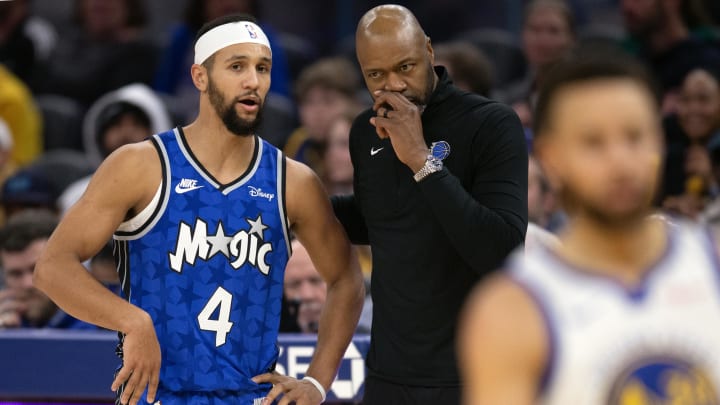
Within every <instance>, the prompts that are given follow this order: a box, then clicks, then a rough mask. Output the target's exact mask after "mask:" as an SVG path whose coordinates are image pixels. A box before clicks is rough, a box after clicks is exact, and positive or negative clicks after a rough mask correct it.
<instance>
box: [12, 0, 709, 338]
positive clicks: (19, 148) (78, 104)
mask: <svg viewBox="0 0 720 405" xmlns="http://www.w3.org/2000/svg"><path fill="white" fill-rule="evenodd" d="M399 3H401V4H403V5H406V6H408V7H409V8H410V9H411V10H412V11H413V12H415V14H416V15H417V17H418V19H419V20H420V23H421V25H422V26H423V27H425V28H426V29H427V34H428V35H429V36H430V37H431V38H432V40H433V47H434V51H435V62H436V64H439V65H443V66H446V67H447V69H448V72H449V74H450V76H451V77H452V79H453V81H454V83H455V84H456V85H457V86H458V87H460V88H462V89H463V90H465V91H468V92H474V93H477V94H481V95H483V96H486V97H489V98H492V99H495V100H497V101H498V102H502V103H506V104H508V105H511V106H512V107H513V108H514V109H515V111H516V112H517V114H518V116H519V117H520V118H521V121H522V123H523V125H524V126H525V128H526V139H527V143H528V152H529V153H530V156H531V159H530V165H529V167H528V178H529V182H528V211H529V218H530V221H531V222H532V223H534V224H535V225H537V226H539V227H541V228H544V229H546V230H548V231H550V232H558V231H559V230H560V229H561V228H562V225H563V220H564V219H563V213H562V208H561V206H562V204H561V203H562V202H561V201H558V198H557V196H556V193H555V190H554V188H553V182H552V179H548V178H547V177H546V176H545V175H544V174H543V170H542V167H540V165H539V164H538V162H537V161H536V160H535V159H533V158H532V126H533V108H534V103H535V99H536V96H537V89H538V88H539V85H540V84H541V83H542V80H543V75H544V74H545V72H547V70H548V69H550V68H552V65H553V63H554V62H555V61H557V60H559V59H562V58H565V57H567V55H568V54H569V52H570V51H571V50H572V49H573V48H576V47H598V48H600V47H617V48H621V49H624V50H626V51H627V52H628V53H632V54H634V55H636V56H637V57H638V58H639V59H640V60H642V61H644V62H645V63H646V66H647V68H648V69H649V71H650V72H651V73H652V75H653V76H654V78H655V80H656V85H657V92H658V102H659V103H660V105H661V106H662V111H663V113H664V119H663V127H664V129H665V137H666V163H665V165H664V166H663V167H662V170H663V171H664V174H663V176H662V184H661V185H660V188H659V190H660V192H659V194H658V196H657V200H656V205H657V207H658V208H659V209H661V210H663V211H664V212H666V213H668V214H669V215H679V216H684V217H688V218H691V219H693V220H698V221H707V222H708V223H711V224H714V223H715V222H716V221H718V222H720V199H718V198H717V197H718V196H720V7H719V6H718V4H720V3H719V2H717V1H715V0H615V1H612V0H572V1H562V0H535V1H527V0H526V1H521V0H517V1H504V2H497V1H474V2H468V1H460V0H451V1H422V2H421V1H406V2H402V1H400V2H399ZM377 4H379V2H373V1H341V0H338V1H330V0H327V1H326V0H318V1H306V2H302V5H300V4H295V3H293V6H292V7H288V6H287V5H285V4H284V3H283V2H282V1H281V0H263V1H262V2H261V1H256V0H186V1H170V0H165V1H149V0H148V1H143V0H65V1H54V2H39V1H36V2H33V1H32V0H12V1H4V2H0V182H1V183H2V188H1V190H0V202H1V203H2V208H3V210H2V219H1V221H2V223H7V224H8V225H7V226H8V227H17V226H18V224H20V225H21V226H23V227H33V226H38V225H37V224H36V223H35V222H40V223H41V225H43V226H44V227H45V228H47V226H48V225H47V224H48V219H47V217H46V216H44V215H38V214H32V215H28V214H23V212H27V211H28V210H44V211H49V212H52V213H53V214H54V215H56V216H62V215H63V213H64V212H65V211H66V210H68V209H69V208H70V207H71V206H72V204H73V203H74V202H75V201H77V199H78V198H79V197H80V195H82V193H83V191H84V189H85V187H87V184H88V181H89V178H90V176H91V175H92V173H93V171H94V169H95V168H96V167H97V165H98V164H99V163H100V162H101V161H102V160H103V159H104V158H105V157H107V156H108V155H109V154H110V153H112V151H114V150H115V149H117V148H118V147H120V146H122V145H124V144H127V143H130V142H138V141H141V140H143V139H145V138H146V137H148V136H150V135H151V134H153V133H157V132H161V131H164V130H166V129H169V128H172V127H173V126H178V125H184V124H187V123H188V122H189V120H190V119H191V118H192V117H194V116H195V115H196V113H197V108H198V105H197V89H196V88H195V87H194V86H193V83H192V81H191V78H190V75H189V71H190V65H191V63H192V55H193V49H192V44H193V40H194V37H195V32H197V30H198V29H199V28H200V26H202V24H203V23H204V22H206V21H209V20H212V19H214V18H216V17H218V16H221V15H224V14H230V13H236V12H245V13H250V14H253V15H255V16H257V17H258V18H259V21H260V22H261V25H262V28H263V29H264V31H265V32H266V33H267V35H268V37H269V39H270V42H271V44H272V47H273V65H272V86H271V88H270V93H269V95H268V98H267V100H265V103H264V110H263V123H262V125H261V127H260V129H259V130H258V134H259V135H260V136H262V137H263V138H265V139H267V140H268V141H270V142H271V143H273V144H274V145H276V146H278V147H279V148H282V149H283V150H284V152H285V153H286V155H287V156H288V157H290V158H293V159H296V160H299V161H301V162H303V163H305V164H307V165H309V166H310V167H311V168H312V169H314V170H315V172H316V173H317V174H318V176H319V177H320V178H321V179H322V181H323V182H324V184H325V187H326V189H327V191H328V193H329V194H346V193H351V192H352V184H353V168H352V163H351V161H350V154H349V151H348V135H349V130H350V126H351V124H352V122H353V120H354V118H355V117H356V116H357V115H358V114H359V112H360V111H362V110H363V109H365V108H367V107H369V105H370V102H371V98H370V96H369V95H368V94H367V91H366V90H365V87H364V86H363V80H362V77H361V73H360V71H359V68H358V65H357V61H356V60H355V57H354V40H353V35H354V28H355V24H356V22H357V19H358V17H359V16H360V15H361V14H362V13H363V12H365V11H366V10H368V9H369V8H371V7H372V6H374V5H377ZM33 212H35V211H33ZM13 218H19V219H15V220H13ZM23 224H24V225H23ZM12 229H15V228H12ZM3 235H4V234H3ZM31 236H32V237H31V238H30V239H29V240H28V241H27V244H25V245H22V246H20V245H18V246H14V245H12V244H10V245H8V244H7V239H8V237H7V236H3V237H0V260H3V262H5V260H6V259H5V254H6V253H8V251H9V252H10V253H12V252H15V253H17V252H18V251H19V252H21V253H22V252H23V251H24V250H25V249H26V248H29V246H30V247H32V243H33V242H34V241H36V240H37V238H40V239H42V240H44V239H46V238H47V235H46V234H45V233H40V234H37V235H35V234H33V235H31ZM13 249H15V250H13ZM108 249H109V248H108ZM108 249H105V250H103V251H102V252H101V253H100V254H99V255H98V256H97V257H96V258H95V259H94V260H92V261H90V262H89V263H88V268H89V269H92V271H93V274H95V275H96V277H98V279H100V280H101V281H102V282H103V283H105V284H106V285H108V287H109V288H113V289H116V290H118V288H117V279H116V278H115V275H114V272H113V269H114V268H113V266H112V262H111V260H110V256H111V252H110V251H109V250H108ZM358 249H359V257H360V260H361V264H362V267H363V272H364V274H365V275H366V277H367V278H368V280H369V278H370V275H371V265H370V262H371V261H370V253H369V251H368V250H367V249H366V248H362V247H359V248H358ZM294 250H295V252H299V253H297V254H298V255H299V256H300V255H301V254H302V250H301V249H300V248H295V249H294ZM31 256H32V255H30V257H31ZM305 259H306V258H305V257H297V258H294V259H293V260H291V263H289V264H288V272H287V277H288V280H287V286H286V287H287V288H286V297H285V298H286V306H287V311H286V314H287V315H288V319H289V321H288V322H284V323H283V328H284V330H285V331H302V332H314V331H317V319H318V318H319V310H318V308H319V307H321V306H322V303H323V302H324V286H323V285H322V280H321V279H320V278H319V276H318V275H317V273H313V271H314V270H313V269H312V262H309V260H305ZM3 265H4V266H5V265H6V263H3ZM28 266H30V268H31V267H32V260H30V262H29V263H27V264H26V266H25V267H28ZM308 268H309V270H308ZM13 274H15V273H13ZM15 275H16V276H18V275H19V276H18V277H16V279H18V280H19V279H22V280H24V281H23V282H22V283H19V282H17V280H15V281H16V283H15V285H23V287H22V288H25V289H28V290H30V289H32V285H31V281H30V280H31V278H28V277H24V278H23V277H20V276H22V274H21V273H17V274H15ZM9 280H10V279H9V278H8V273H7V271H6V272H4V273H3V277H2V278H0V286H2V285H3V284H5V285H4V286H3V288H4V290H0V305H2V298H3V297H5V296H6V295H7V294H6V295H3V294H2V292H3V291H6V290H8V288H9V287H13V285H11V284H12V281H10V282H8V281H9ZM28 305H32V304H28ZM40 307H41V308H46V312H45V314H44V315H42V316H36V317H33V318H32V319H26V320H25V321H24V322H22V323H20V322H19V323H18V325H20V324H22V325H25V326H32V327H44V326H52V325H70V323H57V322H59V321H58V319H59V318H58V314H57V313H56V311H57V308H54V307H53V306H52V305H51V304H47V303H46V304H45V305H44V306H40ZM366 307H369V305H367V306H366ZM366 310H367V308H366ZM366 312H367V311H366ZM366 315H367V314H366ZM53 322H56V323H53ZM368 328H369V320H367V319H366V318H364V320H362V321H361V325H360V327H359V329H358V330H359V331H362V332H367V330H368Z"/></svg>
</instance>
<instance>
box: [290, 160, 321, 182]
mask: <svg viewBox="0 0 720 405" xmlns="http://www.w3.org/2000/svg"><path fill="white" fill-rule="evenodd" d="M285 171H286V179H287V186H288V187H289V186H295V185H302V184H304V183H307V182H311V181H314V180H316V179H318V176H317V174H316V173H315V171H313V170H312V169H311V168H310V167H309V166H308V165H306V164H305V163H302V162H299V161H297V160H295V159H291V158H289V157H287V156H286V157H285Z"/></svg>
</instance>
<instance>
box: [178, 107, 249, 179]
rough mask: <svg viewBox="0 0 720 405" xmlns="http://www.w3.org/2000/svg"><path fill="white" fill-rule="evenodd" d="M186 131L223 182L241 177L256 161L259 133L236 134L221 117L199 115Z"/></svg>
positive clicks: (193, 146) (193, 148)
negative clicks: (215, 118)
mask: <svg viewBox="0 0 720 405" xmlns="http://www.w3.org/2000/svg"><path fill="white" fill-rule="evenodd" d="M183 133H184V134H185V139H186V140H187V143H188V146H189V147H190V150H191V151H192V153H193V155H194V156H195V157H196V158H197V160H198V161H199V162H200V163H201V164H202V165H203V167H205V169H206V170H208V171H209V172H210V174H212V175H213V177H215V178H216V179H217V180H218V181H219V182H221V183H223V184H225V183H228V182H231V181H233V180H235V179H237V178H238V176H240V175H241V174H242V173H244V172H245V171H246V169H247V167H248V166H249V165H250V164H251V163H252V162H251V160H252V157H253V154H254V151H255V142H256V140H255V136H239V135H236V134H233V133H231V132H230V131H228V129H227V128H226V127H225V125H224V124H223V123H222V121H220V120H219V119H217V120H210V119H201V118H200V117H198V119H197V120H196V121H195V122H193V123H192V124H190V125H188V126H186V127H184V128H183Z"/></svg>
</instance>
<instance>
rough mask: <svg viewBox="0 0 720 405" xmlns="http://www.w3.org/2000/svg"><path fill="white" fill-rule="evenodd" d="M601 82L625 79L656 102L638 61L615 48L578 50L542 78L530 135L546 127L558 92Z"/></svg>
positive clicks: (646, 74) (648, 80) (652, 89)
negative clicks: (641, 88) (583, 84)
mask: <svg viewBox="0 0 720 405" xmlns="http://www.w3.org/2000/svg"><path fill="white" fill-rule="evenodd" d="M602 79H628V80H632V81H634V82H636V83H638V84H640V85H641V86H642V87H644V88H646V89H647V90H648V92H650V94H651V95H653V98H654V100H655V102H656V103H658V101H659V99H660V97H659V92H658V90H657V87H656V85H655V84H654V82H653V80H652V79H651V76H650V74H649V73H648V72H647V70H646V69H645V68H644V67H643V66H642V65H641V64H640V62H639V61H637V60H636V59H634V58H633V57H631V56H629V55H627V54H626V53H623V52H621V51H619V50H616V49H611V48H608V49H593V50H588V49H584V50H582V49H581V50H579V51H576V52H573V53H571V54H570V55H568V56H567V57H566V58H564V59H562V60H560V61H559V62H557V63H556V64H555V65H554V66H552V67H551V68H550V69H548V71H547V74H546V76H544V77H543V81H542V85H541V87H540V92H539V93H538V99H537V104H536V106H535V114H534V117H533V132H534V136H535V137H537V136H538V135H540V134H541V133H543V132H544V131H545V130H547V129H548V127H549V125H550V122H549V121H550V116H551V107H552V104H553V102H554V101H555V98H556V97H557V95H558V93H560V91H561V90H563V89H565V88H566V87H569V86H571V85H574V84H579V83H585V82H590V81H595V80H602Z"/></svg>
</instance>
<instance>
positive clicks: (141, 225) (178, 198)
mask: <svg viewBox="0 0 720 405" xmlns="http://www.w3.org/2000/svg"><path fill="white" fill-rule="evenodd" d="M151 142H153V144H154V146H155V147H156V149H157V150H158V153H159V155H160V160H161V162H162V173H163V180H162V183H161V184H160V187H159V189H158V191H157V194H156V195H155V198H154V199H153V202H152V203H151V204H150V205H149V206H148V207H147V208H146V209H145V210H143V212H141V213H140V214H138V215H137V216H136V217H135V218H133V219H131V220H129V221H126V222H124V223H123V224H122V225H121V226H120V227H119V228H118V230H117V231H116V232H115V235H114V239H115V254H116V257H117V259H118V271H119V273H120V279H121V282H122V286H123V292H124V294H125V297H126V298H127V299H128V300H129V301H130V302H131V303H132V304H134V305H137V306H138V307H140V308H142V309H144V310H145V311H147V312H148V313H149V314H150V316H151V317H152V319H153V322H154V324H155V330H156V333H157V337H158V339H159V341H160V347H161V350H162V368H161V373H160V387H159V396H158V399H160V400H161V401H162V402H165V403H166V402H167V400H163V392H165V393H168V395H169V394H170V393H174V394H182V393H188V394H191V393H201V394H202V395H207V394H210V395H213V394H212V393H217V395H218V396H227V394H228V393H231V394H232V396H233V398H234V400H233V401H237V400H240V399H242V400H243V402H244V400H245V399H248V400H249V402H248V403H252V399H256V398H259V397H263V396H264V395H265V394H266V393H267V391H268V390H269V387H270V386H269V385H267V384H265V385H262V386H259V385H257V384H255V383H254V382H252V381H251V380H250V379H251V378H252V377H253V376H256V375H258V374H262V373H265V372H267V371H269V370H272V369H273V368H274V365H275V362H276V360H277V357H278V348H277V335H278V328H279V323H280V305H281V301H282V293H283V276H284V271H285V265H286V263H287V260H288V257H289V255H290V245H289V240H288V224H287V218H286V214H285V200H284V175H285V158H284V156H283V155H282V153H281V152H280V151H278V150H277V149H276V148H275V147H273V146H272V145H270V144H269V143H267V142H265V141H264V140H262V139H261V138H259V137H256V138H255V151H254V154H253V158H252V160H251V163H250V165H249V167H248V170H247V171H246V172H245V173H244V174H243V175H242V176H240V177H239V178H238V179H237V180H235V181H233V182H231V183H229V184H224V185H223V184H219V182H218V181H217V180H215V179H214V178H213V177H212V175H210V173H208V172H207V171H206V170H205V169H204V167H203V166H202V165H201V164H200V162H198V161H197V159H196V158H195V157H194V156H193V153H192V151H191V150H190V149H189V147H188V145H187V142H186V140H185V137H184V135H183V132H182V129H181V128H177V129H174V130H171V131H167V132H164V133H162V134H158V135H154V136H153V137H152V138H151ZM120 346H122V341H121V342H120ZM120 354H122V353H121V350H120Z"/></svg>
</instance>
